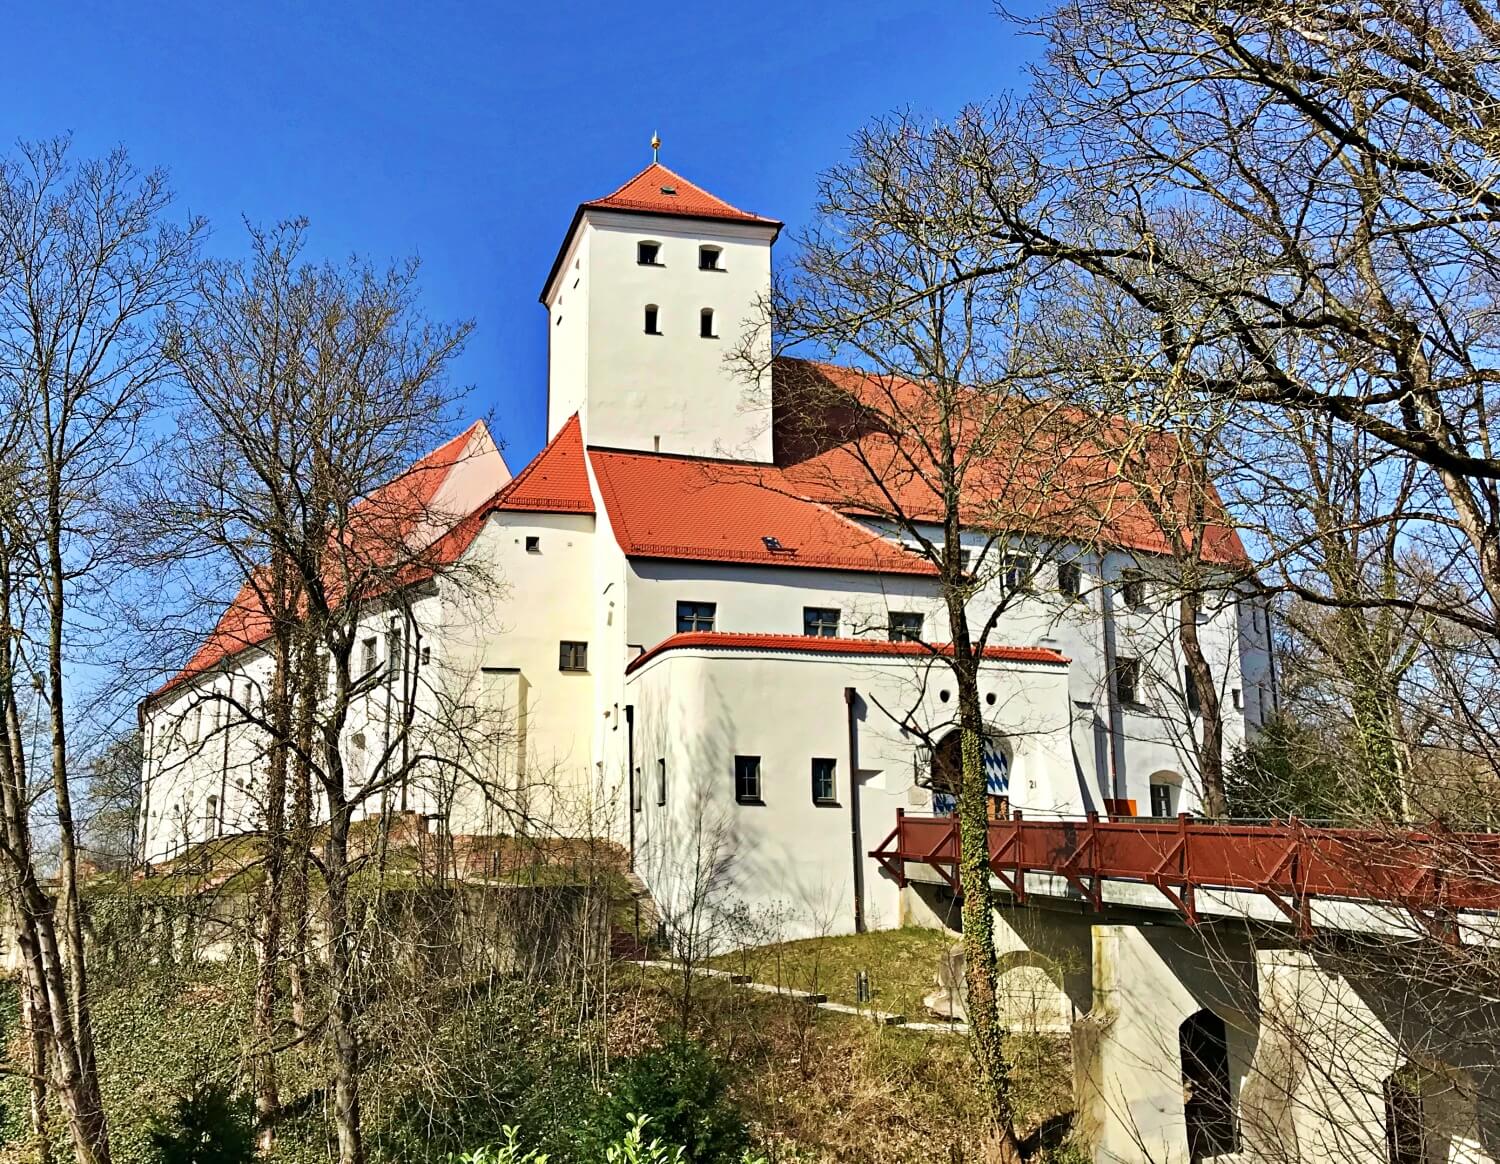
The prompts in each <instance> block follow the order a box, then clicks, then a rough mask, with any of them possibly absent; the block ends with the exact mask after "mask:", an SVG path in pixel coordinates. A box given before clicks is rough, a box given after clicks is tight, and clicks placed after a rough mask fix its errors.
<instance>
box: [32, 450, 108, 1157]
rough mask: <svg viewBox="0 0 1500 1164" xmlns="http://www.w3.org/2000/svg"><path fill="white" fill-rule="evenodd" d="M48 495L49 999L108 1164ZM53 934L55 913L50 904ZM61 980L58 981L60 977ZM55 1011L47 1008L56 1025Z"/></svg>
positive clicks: (78, 1109) (60, 594) (89, 1151)
mask: <svg viewBox="0 0 1500 1164" xmlns="http://www.w3.org/2000/svg"><path fill="white" fill-rule="evenodd" d="M50 486H51V487H50V490H49V498H48V514H47V516H48V529H47V565H48V570H49V574H50V576H49V577H48V579H47V583H48V591H47V596H48V603H47V605H48V611H47V614H48V626H47V695H48V703H49V705H50V706H49V707H48V712H49V716H50V725H49V726H50V729H51V736H52V741H51V742H52V795H53V797H54V808H55V809H56V813H57V841H58V861H57V870H58V880H59V882H60V888H61V891H62V903H61V905H62V909H61V912H62V943H61V945H62V954H63V960H64V967H62V968H60V969H65V970H66V987H65V989H64V991H63V992H62V993H61V994H60V996H59V997H58V999H57V1000H56V1003H55V1004H54V1005H61V1006H62V1007H63V1009H64V1011H65V1012H66V1013H67V1017H68V1018H69V1020H70V1022H69V1026H70V1028H71V1038H70V1042H71V1043H72V1054H71V1056H70V1059H71V1061H72V1062H71V1066H72V1068H73V1072H74V1074H75V1075H76V1082H75V1085H74V1086H75V1090H74V1093H73V1097H72V1108H73V1110H72V1111H71V1112H70V1117H71V1118H72V1119H73V1120H76V1127H77V1133H78V1135H80V1136H82V1137H83V1138H84V1139H85V1140H86V1141H87V1148H86V1149H85V1148H84V1146H83V1145H82V1144H78V1145H77V1146H78V1149H79V1157H80V1160H81V1161H82V1160H83V1159H84V1157H85V1154H86V1155H87V1159H88V1161H90V1164H92V1162H94V1161H97V1162H98V1164H109V1158H110V1152H109V1123H108V1120H107V1119H106V1117H105V1114H104V1100H103V1097H102V1096H101V1095H100V1091H99V1067H98V1063H97V1061H96V1060H95V1057H94V1023H93V1013H92V1008H91V1006H90V1002H89V988H88V967H87V963H86V961H85V957H84V948H83V947H84V943H83V903H82V901H81V900H80V898H79V894H78V837H77V830H76V828H75V827H74V822H73V802H72V791H71V789H70V787H69V785H68V732H67V720H66V717H65V702H64V684H63V622H64V612H65V610H66V606H65V597H64V590H63V580H64V578H65V577H66V576H67V574H66V571H65V568H64V563H63V559H62V536H63V524H64V519H63V514H62V501H61V495H60V487H59V483H58V482H57V480H56V478H55V477H54V478H53V480H52V481H51V483H50ZM49 917H50V919H51V923H52V924H51V926H50V927H49V929H51V930H52V933H53V935H54V940H55V927H56V921H57V913H56V912H55V911H50V910H49ZM59 985H61V984H59ZM58 1018H59V1016H58V1015H56V1014H54V1015H53V1023H54V1027H55V1026H56V1023H57V1020H58Z"/></svg>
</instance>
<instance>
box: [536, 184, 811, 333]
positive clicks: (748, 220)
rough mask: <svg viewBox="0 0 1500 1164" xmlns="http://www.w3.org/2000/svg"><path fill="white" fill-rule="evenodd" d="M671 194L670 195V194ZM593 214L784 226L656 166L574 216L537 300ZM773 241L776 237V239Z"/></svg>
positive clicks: (585, 204)
mask: <svg viewBox="0 0 1500 1164" xmlns="http://www.w3.org/2000/svg"><path fill="white" fill-rule="evenodd" d="M668 191H670V193H668ZM590 210H612V211H616V212H617V213H620V214H651V215H662V216H666V217H669V218H698V219H708V220H710V221H714V222H738V223H744V224H746V225H748V226H768V227H771V228H772V229H773V230H774V231H775V232H776V233H777V234H779V233H780V232H781V227H782V224H781V223H780V222H778V221H777V220H776V219H774V218H765V217H763V216H761V215H759V214H751V213H750V212H749V211H748V210H741V209H740V208H739V207H737V206H731V205H730V204H729V203H727V202H725V201H724V199H722V198H718V197H716V196H715V195H713V194H710V193H709V192H708V191H707V190H705V189H703V187H702V186H697V185H694V184H693V183H692V182H689V181H688V180H687V179H686V178H684V177H683V176H682V175H681V174H678V173H674V172H673V171H672V170H669V169H667V167H666V166H663V165H662V164H661V163H660V162H652V163H651V164H650V165H649V166H647V167H646V168H645V169H644V170H642V171H641V172H640V173H639V174H637V175H636V176H635V177H633V178H631V179H630V180H629V181H628V182H626V183H625V184H624V185H623V186H621V187H620V188H619V189H618V190H615V191H614V192H613V193H610V194H606V195H605V196H604V197H603V198H594V199H591V200H590V201H588V202H580V203H579V204H578V209H577V210H576V211H574V212H573V221H572V222H571V223H570V224H569V225H568V229H567V231H566V233H564V235H563V238H562V244H561V245H560V246H559V247H558V248H557V257H556V258H554V259H553V260H552V269H551V270H550V271H548V272H547V279H546V281H545V282H544V283H543V284H542V290H541V293H540V294H539V295H538V296H537V298H538V299H539V300H540V301H541V302H542V303H546V302H547V291H548V289H549V288H550V287H551V286H552V283H553V281H554V280H555V279H556V278H557V272H558V270H559V269H560V268H561V267H562V263H563V259H565V258H566V257H567V253H568V244H569V243H570V242H571V241H572V239H573V235H574V234H575V233H576V232H577V230H578V223H579V221H580V220H581V219H582V218H583V216H584V214H585V213H587V212H588V211H590ZM772 238H773V241H774V238H775V235H774V234H773V235H772Z"/></svg>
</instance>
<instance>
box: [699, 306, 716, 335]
mask: <svg viewBox="0 0 1500 1164" xmlns="http://www.w3.org/2000/svg"><path fill="white" fill-rule="evenodd" d="M698 334H699V335H700V336H702V337H703V338H704V339H718V338H719V337H718V336H717V335H716V334H715V333H714V309H713V308H712V307H705V308H704V309H703V310H702V311H700V312H699V313H698Z"/></svg>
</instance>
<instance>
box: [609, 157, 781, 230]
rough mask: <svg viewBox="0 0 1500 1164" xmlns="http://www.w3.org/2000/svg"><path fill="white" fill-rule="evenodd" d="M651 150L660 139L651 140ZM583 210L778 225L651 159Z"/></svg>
mask: <svg viewBox="0 0 1500 1164" xmlns="http://www.w3.org/2000/svg"><path fill="white" fill-rule="evenodd" d="M651 142H652V148H653V150H654V149H656V148H658V147H659V145H660V139H659V138H655V137H653V138H652V139H651ZM583 209H585V210H624V211H628V212H632V213H635V214H670V215H672V216H673V217H676V218H714V219H721V220H723V221H727V222H746V223H751V224H753V225H756V226H774V227H778V228H779V227H780V226H781V223H779V222H777V221H776V220H775V219H774V218H762V217H761V216H760V215H759V214H751V213H750V212H749V211H748V210H741V209H740V208H739V207H737V206H731V205H730V204H729V203H727V202H725V201H724V200H723V199H722V198H718V197H715V196H714V195H712V194H710V193H709V192H708V191H707V190H705V189H703V187H702V186H696V185H694V184H693V183H692V182H689V181H688V180H687V179H686V178H684V177H683V176H682V175H681V174H677V173H674V172H673V171H671V170H669V169H667V167H666V166H664V165H662V164H661V163H660V162H655V161H654V162H652V163H651V164H650V165H649V166H647V167H646V168H645V169H644V170H642V171H641V172H640V173H639V174H637V175H636V176H635V177H633V178H631V179H630V181H628V182H626V183H625V184H624V185H623V186H621V187H620V188H619V189H618V190H616V191H615V192H614V193H612V194H606V195H605V196H604V197H603V198H595V199H593V200H592V201H591V202H585V203H584V204H583Z"/></svg>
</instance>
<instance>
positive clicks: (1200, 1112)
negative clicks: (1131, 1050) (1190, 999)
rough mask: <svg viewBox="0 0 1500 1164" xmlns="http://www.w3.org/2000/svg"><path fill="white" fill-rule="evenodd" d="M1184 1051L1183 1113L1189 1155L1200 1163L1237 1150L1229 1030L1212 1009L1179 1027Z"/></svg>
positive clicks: (1180, 1046) (1190, 1017) (1201, 1012)
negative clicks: (1230, 1075)
mask: <svg viewBox="0 0 1500 1164" xmlns="http://www.w3.org/2000/svg"><path fill="white" fill-rule="evenodd" d="M1177 1045H1178V1050H1179V1051H1180V1052H1181V1055H1182V1114H1183V1119H1184V1120H1185V1121H1186V1123H1187V1142H1188V1159H1189V1160H1191V1161H1193V1162H1194V1164H1197V1161H1199V1160H1206V1159H1207V1158H1208V1157H1210V1156H1222V1155H1223V1154H1224V1153H1226V1152H1233V1151H1234V1150H1235V1141H1236V1138H1237V1137H1236V1135H1235V1127H1234V1097H1233V1092H1232V1091H1231V1089H1230V1084H1229V1032H1228V1030H1227V1029H1226V1028H1225V1026H1224V1020H1223V1019H1221V1018H1220V1017H1219V1016H1218V1015H1216V1014H1214V1012H1213V1011H1211V1010H1200V1011H1197V1012H1196V1013H1194V1014H1190V1015H1189V1016H1188V1017H1187V1018H1186V1019H1184V1020H1183V1021H1182V1025H1181V1026H1180V1027H1178V1028H1177Z"/></svg>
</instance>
